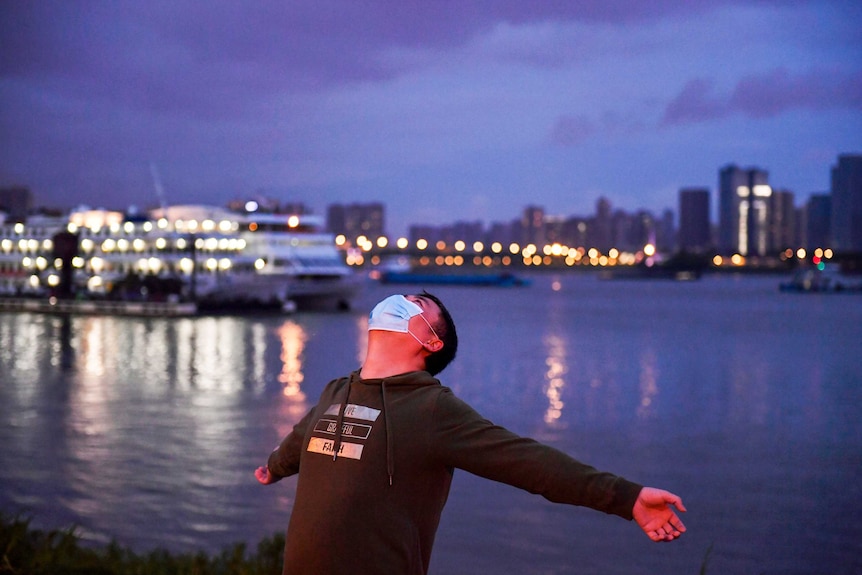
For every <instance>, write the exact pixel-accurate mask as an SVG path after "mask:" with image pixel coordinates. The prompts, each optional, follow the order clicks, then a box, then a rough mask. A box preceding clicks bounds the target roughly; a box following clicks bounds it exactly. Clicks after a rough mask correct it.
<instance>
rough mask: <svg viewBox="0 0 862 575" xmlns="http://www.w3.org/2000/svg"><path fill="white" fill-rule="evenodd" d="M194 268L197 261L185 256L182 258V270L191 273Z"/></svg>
mask: <svg viewBox="0 0 862 575" xmlns="http://www.w3.org/2000/svg"><path fill="white" fill-rule="evenodd" d="M194 269H195V262H193V261H192V259H191V258H183V259H181V260H180V270H181V271H183V272H184V273H187V274H190V273H192V272H193V271H194Z"/></svg>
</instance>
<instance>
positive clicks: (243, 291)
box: [0, 205, 360, 309]
mask: <svg viewBox="0 0 862 575" xmlns="http://www.w3.org/2000/svg"><path fill="white" fill-rule="evenodd" d="M67 242H72V244H73V246H72V253H71V254H70V256H69V257H68V258H67V260H64V258H63V257H62V254H61V252H63V251H64V250H65V248H64V247H63V246H61V245H60V244H66V243H67ZM64 262H68V263H64ZM64 266H66V271H65V277H67V278H71V279H70V280H69V281H68V282H67V283H69V284H71V287H70V288H67V289H68V292H69V294H70V295H73V296H74V298H76V299H85V300H93V299H106V300H132V301H140V300H147V301H164V300H168V301H190V302H194V303H196V304H197V305H198V306H199V308H201V309H207V308H220V307H237V308H242V307H252V306H280V307H284V308H300V309H302V308H309V307H335V308H337V309H347V308H349V306H350V302H351V300H352V298H353V296H354V295H355V294H356V291H357V290H358V288H359V285H360V283H359V280H358V278H357V277H356V276H355V275H354V274H353V273H352V271H351V269H350V268H349V267H348V266H347V265H346V263H345V262H344V260H343V258H342V256H341V253H340V252H339V251H338V249H337V248H336V246H335V242H334V239H333V237H332V235H331V234H328V233H326V232H324V231H323V222H322V219H321V218H320V217H318V216H313V215H289V214H276V213H265V212H260V211H243V212H241V213H240V212H235V211H231V210H228V209H227V208H220V207H213V206H204V205H178V206H169V207H164V208H159V209H156V210H153V211H152V212H150V213H148V214H135V213H122V212H116V211H106V210H88V209H79V210H77V211H74V212H72V213H71V214H70V215H69V216H68V217H45V216H36V217H32V218H30V219H28V220H27V221H26V222H24V223H0V294H2V295H5V296H16V295H17V296H24V297H27V296H31V297H32V296H40V295H43V296H48V295H50V294H52V293H53V292H55V291H56V290H58V289H60V288H63V285H64V283H63V278H64V271H63V267H64Z"/></svg>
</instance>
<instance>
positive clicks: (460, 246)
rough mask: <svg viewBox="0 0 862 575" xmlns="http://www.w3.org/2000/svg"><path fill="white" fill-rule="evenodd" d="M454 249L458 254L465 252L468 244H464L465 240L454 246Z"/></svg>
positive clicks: (457, 242)
mask: <svg viewBox="0 0 862 575" xmlns="http://www.w3.org/2000/svg"><path fill="white" fill-rule="evenodd" d="M452 247H454V248H455V251H456V252H463V251H464V250H465V249H467V244H466V242H464V240H458V241H456V242H455V243H454V244H453V246H452Z"/></svg>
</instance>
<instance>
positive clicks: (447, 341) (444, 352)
mask: <svg viewBox="0 0 862 575" xmlns="http://www.w3.org/2000/svg"><path fill="white" fill-rule="evenodd" d="M421 295H422V296H423V297H426V298H428V299H430V300H431V301H433V302H434V303H435V304H436V305H437V307H438V308H440V320H439V321H438V322H437V324H435V325H434V331H435V332H437V337H439V338H440V341H442V342H443V348H442V349H441V350H440V351H437V352H434V353H432V354H431V355H429V356H428V357H426V358H425V370H426V371H427V372H428V373H430V374H431V375H437V374H438V373H440V372H441V371H443V370H444V369H445V368H446V366H447V365H449V364H450V363H452V360H453V359H455V354H457V353H458V332H457V331H455V322H454V321H452V315H451V314H450V313H449V310H448V309H446V306H444V305H443V302H441V301H440V298H438V297H437V296H435V295H433V294H430V293H428V292H427V291H423V292H422V294H421Z"/></svg>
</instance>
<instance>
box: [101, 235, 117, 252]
mask: <svg viewBox="0 0 862 575" xmlns="http://www.w3.org/2000/svg"><path fill="white" fill-rule="evenodd" d="M116 247H117V242H116V241H114V240H112V239H111V238H108V239H106V240H105V241H103V242H102V252H104V253H106V254H109V253H111V252H112V251H114V249H115V248H116Z"/></svg>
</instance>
